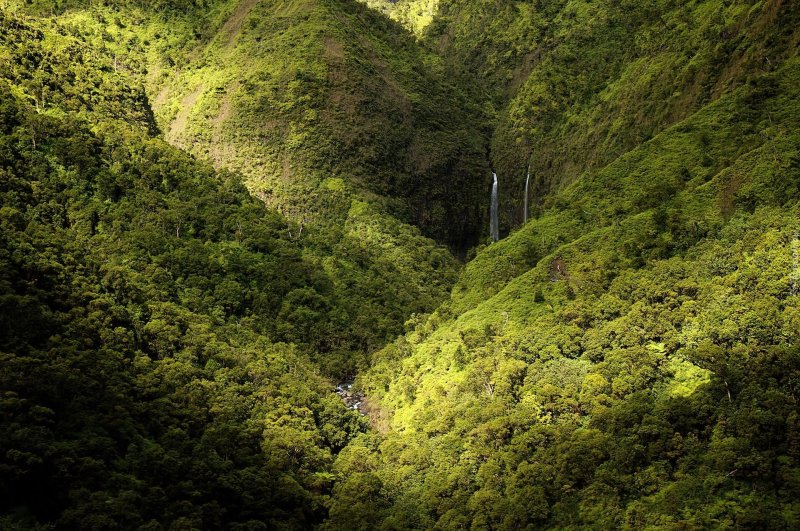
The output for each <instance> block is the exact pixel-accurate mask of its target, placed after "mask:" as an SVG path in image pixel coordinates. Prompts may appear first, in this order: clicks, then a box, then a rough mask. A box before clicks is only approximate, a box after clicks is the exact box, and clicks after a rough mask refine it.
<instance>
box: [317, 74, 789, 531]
mask: <svg viewBox="0 0 800 531" xmlns="http://www.w3.org/2000/svg"><path fill="white" fill-rule="evenodd" d="M799 78H800V61H798V60H797V59H796V58H795V59H792V60H789V61H787V62H786V63H785V64H784V65H783V66H781V67H780V68H779V69H778V70H777V71H776V72H774V73H771V74H767V75H764V76H763V77H760V78H758V79H756V80H754V81H752V82H751V83H748V84H746V85H742V86H741V87H739V88H737V89H735V90H732V91H730V92H729V93H728V94H727V95H725V96H723V97H721V98H719V99H718V100H717V101H715V102H713V103H710V104H708V105H706V106H704V107H703V108H702V109H701V110H699V111H698V112H696V113H694V114H693V115H692V116H690V117H688V118H686V119H684V120H681V121H680V122H679V123H677V124H675V125H674V126H672V127H670V128H668V129H666V130H665V131H663V132H662V133H660V134H659V135H657V136H655V137H654V138H653V139H652V140H650V141H648V142H646V143H644V144H642V145H641V146H639V147H637V148H636V149H634V150H632V151H630V152H629V153H627V154H626V155H624V156H623V157H621V158H619V159H618V160H616V161H615V162H613V163H612V164H610V165H608V166H606V167H604V168H603V169H601V170H597V171H589V172H587V173H585V174H584V175H582V176H581V178H579V179H578V180H577V181H575V182H574V183H573V184H571V185H570V186H568V187H566V188H565V189H564V190H563V191H562V192H560V193H558V194H557V195H555V196H553V197H552V198H551V199H550V200H548V202H547V203H546V205H547V206H546V208H545V210H544V211H543V212H542V214H541V216H539V217H538V218H537V219H535V220H533V221H531V222H529V223H528V224H527V225H525V226H524V227H523V228H521V229H519V230H518V231H517V232H515V233H514V234H512V235H511V236H509V237H508V238H506V239H505V240H502V241H501V242H499V243H498V244H495V245H492V246H490V247H487V248H485V249H482V250H480V251H479V253H478V255H477V257H476V258H475V260H474V261H472V262H471V263H470V264H469V265H468V266H467V269H466V271H465V272H464V273H463V274H462V277H461V279H460V280H459V282H458V283H457V285H456V288H455V289H454V291H453V296H452V299H451V301H450V302H449V303H447V304H445V305H443V306H442V307H440V308H439V309H438V310H437V311H436V312H435V313H434V314H433V315H432V317H431V318H430V319H429V320H428V321H427V322H422V323H420V324H419V325H418V326H417V328H416V330H415V331H414V332H413V333H411V334H409V335H407V336H406V337H405V338H401V339H400V340H398V341H397V342H395V344H394V345H392V346H389V347H387V348H386V349H384V350H383V351H381V352H380V353H378V354H377V355H376V356H375V358H374V363H373V366H372V368H371V369H370V371H368V372H367V373H366V374H364V375H363V376H362V377H361V379H360V383H361V385H362V386H363V387H364V388H365V389H366V390H367V391H368V393H369V394H370V395H371V397H372V399H373V400H374V402H375V404H376V408H375V411H376V419H377V420H379V421H380V422H382V427H383V430H384V431H385V435H384V436H383V437H382V438H378V439H363V440H362V441H361V443H360V444H358V443H356V444H354V445H351V447H349V448H348V449H347V451H346V453H345V454H343V455H342V456H340V457H339V460H338V465H337V466H338V467H339V470H340V471H341V472H342V473H343V474H344V476H345V478H346V479H345V481H344V482H343V483H341V484H340V485H339V486H338V487H337V489H339V490H338V492H339V500H338V505H335V506H334V507H335V508H334V510H333V511H332V515H333V518H332V520H331V523H332V527H334V528H336V527H342V523H343V522H344V521H345V519H347V518H351V519H352V518H353V517H354V515H353V511H354V510H353V509H352V504H349V503H348V502H349V499H348V495H347V493H348V492H352V490H353V489H355V488H356V485H361V486H362V487H364V488H367V487H368V486H369V485H379V486H380V488H378V489H377V490H375V491H374V495H375V496H378V497H379V499H381V500H382V502H383V504H384V505H383V512H381V513H380V516H375V518H376V519H379V520H381V521H393V522H405V523H407V522H414V524H413V526H419V527H432V526H434V525H436V526H439V527H444V528H446V527H451V526H456V525H460V526H470V525H472V526H476V525H478V526H491V527H499V528H509V529H511V528H521V527H525V526H526V525H533V526H536V527H564V526H586V525H597V526H600V527H604V528H610V527H614V526H623V525H627V526H630V527H641V526H647V525H655V526H677V525H696V526H700V527H705V526H715V525H724V526H727V525H733V526H735V525H747V526H762V527H764V526H767V527H770V526H771V527H785V526H788V527H792V526H794V525H796V524H797V522H798V507H797V505H796V499H797V483H796V478H797V477H798V474H800V470H799V469H798V461H797V458H798V457H799V456H798V454H797V450H796V445H795V442H794V441H796V440H798V436H800V432H798V424H797V408H798V404H797V399H796V397H795V395H794V391H793V389H794V387H795V386H796V382H797V381H798V377H800V372H799V371H800V352H798V350H797V344H798V340H800V337H799V335H798V330H800V326H798V325H800V313H798V307H800V305H799V304H798V303H799V302H800V301H799V300H798V293H799V292H800V265H798V258H797V257H798V253H800V239H799V238H800V236H798V234H800V206H799V205H798V201H799V200H800V136H798V134H797V131H798V125H800V123H799V121H798V120H799V119H798V117H799V116H800V90H799V89H798V86H800V85H798V83H797V79H799ZM378 406H379V407H378ZM356 456H359V457H358V458H356ZM365 456H369V457H365ZM354 459H355V461H354ZM357 463H362V464H357ZM363 463H368V464H367V465H363ZM368 478H374V479H369V480H368ZM792 478H795V479H792ZM370 481H373V483H370ZM415 503H418V504H420V505H419V508H418V509H416V508H414V507H415Z"/></svg>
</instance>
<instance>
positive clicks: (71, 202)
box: [0, 85, 364, 528]
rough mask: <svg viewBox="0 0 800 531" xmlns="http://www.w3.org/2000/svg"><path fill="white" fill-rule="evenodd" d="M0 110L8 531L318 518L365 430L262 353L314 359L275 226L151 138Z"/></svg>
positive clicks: (301, 286)
mask: <svg viewBox="0 0 800 531" xmlns="http://www.w3.org/2000/svg"><path fill="white" fill-rule="evenodd" d="M0 102H1V103H0V116H2V123H1V124H0V131H2V132H3V136H2V140H0V141H1V142H2V145H3V149H2V150H1V153H2V155H0V171H1V172H2V174H3V180H2V185H0V186H1V188H0V194H2V195H1V196H0V197H1V198H2V201H1V203H2V205H3V206H2V210H0V215H2V220H1V221H0V241H1V242H2V245H0V322H1V323H3V327H2V334H0V357H2V363H1V364H0V367H2V369H1V370H0V389H2V410H3V413H2V416H0V418H2V428H0V434H2V435H0V448H2V452H1V454H2V465H0V473H1V474H2V476H3V478H2V481H0V484H1V485H2V493H1V496H0V497H2V512H3V513H6V514H8V513H9V512H11V513H13V514H15V515H16V516H14V517H13V518H12V519H11V520H7V521H6V525H11V526H12V527H13V526H14V525H22V526H28V525H31V524H32V523H34V522H37V521H38V522H40V523H45V522H54V523H57V524H58V525H59V526H60V527H68V528H75V527H82V528H96V527H108V526H111V525H117V526H121V527H126V528H131V527H138V526H140V525H144V524H148V522H151V521H152V522H153V523H155V522H158V523H160V524H163V525H168V524H170V523H174V524H175V525H186V526H191V527H209V528H212V527H219V526H221V525H223V524H225V525H227V526H236V525H248V526H252V525H255V524H256V523H257V524H258V525H259V526H261V525H266V526H268V527H272V526H274V525H278V523H280V524H281V525H289V524H291V525H295V526H307V525H310V523H311V522H313V521H316V520H318V519H319V518H320V517H321V516H322V514H323V513H322V512H321V496H322V495H323V493H324V492H325V491H326V490H328V489H329V488H330V481H329V480H327V479H325V478H326V477H327V476H325V473H326V472H325V471H326V470H327V469H328V467H329V466H330V463H331V459H332V453H333V452H335V451H338V449H340V448H341V447H342V446H343V445H344V444H346V442H347V440H348V438H349V437H350V436H351V435H352V434H354V433H357V432H358V431H360V430H362V429H363V428H364V426H363V421H362V420H361V419H360V418H359V417H358V415H357V414H356V413H354V412H349V411H347V410H346V409H345V407H344V405H343V404H342V403H341V402H340V401H339V399H338V398H337V397H336V396H335V395H332V394H330V392H329V389H330V387H329V386H330V384H329V383H327V382H326V381H325V380H323V379H322V378H320V377H319V376H318V375H317V374H316V371H315V369H314V368H313V366H312V365H311V363H310V361H309V360H308V358H307V357H306V356H304V355H302V354H301V353H299V352H298V350H297V348H295V347H293V346H288V345H285V344H280V343H273V342H272V341H270V339H268V337H273V338H276V339H286V340H291V341H294V342H296V343H298V344H300V345H303V346H305V347H306V348H307V349H313V348H314V347H315V346H317V345H318V344H319V343H320V341H319V339H318V338H319V335H318V332H319V331H318V330H317V329H315V328H307V327H306V326H295V325H297V322H296V321H297V318H296V317H295V316H293V315H286V314H285V311H284V309H285V307H286V305H287V304H291V305H294V310H295V311H296V312H298V311H301V308H303V306H302V305H301V304H300V302H301V301H299V300H298V297H297V296H296V294H297V293H299V292H301V291H302V293H304V296H303V297H302V299H303V300H302V302H303V304H306V305H310V306H313V307H314V309H315V311H317V312H322V313H320V314H318V315H315V316H314V319H313V320H312V321H311V322H312V323H315V324H318V323H326V322H329V321H330V318H329V317H327V315H326V313H325V312H328V311H330V307H331V302H330V297H331V296H332V295H331V283H330V282H329V281H328V280H327V279H326V277H325V275H324V273H322V272H321V271H319V270H318V269H317V268H316V267H315V266H314V265H313V264H309V263H307V262H305V261H304V259H303V258H302V253H301V249H300V248H299V247H298V245H297V244H296V243H294V242H291V241H290V240H288V239H287V238H286V237H285V236H283V235H282V232H283V230H282V229H283V227H284V226H285V221H284V220H283V219H281V218H280V217H279V216H277V215H276V214H272V213H270V212H269V211H267V210H266V209H265V208H264V207H263V206H262V205H261V204H260V203H259V202H258V201H257V200H255V199H253V198H251V197H250V196H249V195H248V194H247V192H246V190H245V189H244V187H243V186H242V185H241V184H240V183H239V182H238V180H237V179H236V178H235V177H233V176H230V175H228V176H226V175H221V176H218V175H217V174H215V173H214V171H213V170H211V169H210V168H208V167H205V166H202V165H200V164H198V163H196V162H194V161H193V160H191V159H190V158H188V157H187V156H186V155H185V154H183V153H180V152H178V151H176V150H175V149H174V148H171V147H169V146H167V145H166V144H164V143H163V142H162V141H160V140H154V139H151V138H148V137H147V136H145V135H143V134H141V133H138V132H133V133H131V132H129V131H124V130H123V129H122V128H115V127H107V128H106V131H105V134H104V136H103V137H99V136H96V135H95V134H93V133H91V132H90V131H89V130H88V129H86V126H85V125H84V124H83V123H82V122H80V121H74V120H73V121H68V120H62V119H57V118H52V117H49V116H47V115H44V114H36V113H35V112H34V110H33V109H32V108H30V107H29V106H28V105H27V104H25V103H23V102H21V101H20V100H18V99H17V98H15V97H13V96H12V95H11V94H10V92H9V88H8V86H7V85H5V86H3V88H2V93H1V94H0ZM34 129H35V130H36V133H37V139H36V143H35V144H34V139H33V135H32V132H31V131H32V130H34ZM309 301H311V302H309Z"/></svg>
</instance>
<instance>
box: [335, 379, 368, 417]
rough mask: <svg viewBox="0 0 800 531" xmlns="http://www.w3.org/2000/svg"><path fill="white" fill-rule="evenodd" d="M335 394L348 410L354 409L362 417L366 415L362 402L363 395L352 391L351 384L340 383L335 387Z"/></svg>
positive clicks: (364, 404) (364, 405)
mask: <svg viewBox="0 0 800 531" xmlns="http://www.w3.org/2000/svg"><path fill="white" fill-rule="evenodd" d="M336 394H337V395H339V396H340V397H341V398H342V401H343V402H344V403H345V405H346V406H347V407H349V408H350V409H354V410H356V411H358V412H359V413H361V414H362V415H366V414H367V405H366V403H365V402H364V395H363V394H361V393H359V392H358V391H353V382H342V383H340V384H339V385H337V386H336Z"/></svg>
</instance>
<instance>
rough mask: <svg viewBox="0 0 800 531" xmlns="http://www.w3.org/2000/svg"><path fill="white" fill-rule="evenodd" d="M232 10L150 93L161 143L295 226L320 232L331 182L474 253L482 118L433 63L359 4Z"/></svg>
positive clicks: (482, 174)
mask: <svg viewBox="0 0 800 531" xmlns="http://www.w3.org/2000/svg"><path fill="white" fill-rule="evenodd" d="M229 6H230V8H231V9H230V11H229V12H224V13H223V15H221V16H220V17H218V19H217V20H218V21H217V23H218V24H221V25H220V26H219V30H218V31H217V33H216V34H215V35H214V37H213V38H211V39H206V40H201V41H200V42H199V43H198V44H197V45H196V46H195V47H194V48H193V49H191V50H190V51H188V52H186V53H185V55H184V57H183V58H182V60H183V61H184V62H177V63H176V65H175V66H174V67H173V68H164V69H163V70H161V71H160V73H159V75H158V76H157V77H156V78H155V79H154V80H153V82H152V86H153V87H155V88H154V89H153V92H154V93H155V94H156V96H155V98H154V101H155V106H156V114H157V116H158V117H159V122H160V123H161V124H162V126H163V129H164V133H165V135H166V137H167V139H169V140H170V141H171V142H173V143H175V144H176V145H179V146H182V147H184V148H186V149H188V150H189V151H191V152H192V153H194V154H196V155H198V156H200V157H206V158H210V159H212V160H214V161H215V162H216V163H217V164H219V165H225V166H229V167H233V168H235V169H237V170H239V171H241V172H242V173H243V174H244V175H245V176H246V177H247V180H248V183H249V185H250V187H251V189H252V190H254V192H255V193H256V194H257V195H260V196H261V197H263V198H264V199H265V200H266V201H267V202H268V203H269V204H273V205H275V206H277V207H281V208H283V209H284V210H285V211H286V213H287V215H289V216H290V217H292V218H293V219H297V220H299V221H303V220H306V222H307V223H309V224H313V223H314V222H315V221H317V220H318V219H319V218H320V216H322V218H323V220H324V221H323V222H327V221H328V220H326V219H324V218H326V217H327V216H328V213H327V212H325V210H326V205H325V200H326V196H327V195H328V192H327V190H328V188H327V186H326V185H327V183H329V179H331V178H333V179H342V180H343V182H344V183H345V185H346V187H347V189H348V190H352V191H353V192H355V193H356V194H358V195H361V196H364V197H366V199H367V201H368V202H370V203H375V204H377V205H379V208H380V209H382V210H384V211H387V210H388V211H389V212H390V213H391V214H392V215H394V216H395V217H397V218H398V219H400V220H402V221H405V222H410V223H413V224H416V225H417V226H419V227H420V228H421V229H422V231H423V233H425V234H426V235H429V236H432V237H434V238H436V239H438V240H439V241H441V242H445V243H448V244H450V245H452V246H454V247H456V248H459V249H462V250H463V249H466V248H467V247H468V246H469V245H470V244H472V243H474V242H475V241H476V240H477V237H478V234H479V231H480V228H481V221H482V208H481V206H482V205H484V204H486V200H485V199H484V197H483V195H484V192H485V188H486V182H485V178H486V169H487V161H486V160H485V144H484V142H485V141H484V137H483V136H482V135H483V131H482V129H481V126H480V123H479V119H480V113H479V112H477V110H476V109H475V106H474V105H473V104H471V103H470V102H469V101H468V100H467V99H466V98H465V96H464V95H463V93H462V92H461V91H460V89H458V88H457V87H456V86H454V85H453V84H452V82H451V81H450V80H449V79H448V78H447V77H446V76H445V75H444V74H443V73H442V69H441V67H440V65H439V62H440V61H439V60H438V59H437V58H436V57H434V56H433V55H431V54H430V53H428V52H425V51H424V50H422V49H421V48H420V47H419V46H417V44H416V43H415V42H414V40H413V38H412V37H411V36H409V35H408V34H407V33H406V32H404V31H403V30H402V29H401V28H400V27H399V26H397V25H396V24H394V23H392V22H391V21H388V20H386V19H385V18H383V17H381V16H379V15H377V14H375V13H373V12H371V11H370V10H368V9H366V8H365V7H363V6H361V5H360V4H358V3H356V2H351V1H325V2H323V1H316V0H315V1H310V0H307V1H292V2H275V1H269V0H263V1H260V2H254V1H242V2H232V3H229ZM176 61H177V60H176ZM321 212H324V214H321Z"/></svg>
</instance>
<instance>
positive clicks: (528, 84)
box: [427, 0, 800, 229]
mask: <svg viewBox="0 0 800 531" xmlns="http://www.w3.org/2000/svg"><path fill="white" fill-rule="evenodd" d="M440 12H441V16H440V17H439V18H437V20H436V22H435V23H434V24H433V25H432V26H431V27H430V28H429V29H428V32H427V38H428V40H429V41H430V42H431V44H432V45H434V46H436V47H438V48H439V49H440V50H441V51H442V53H443V55H444V57H445V58H446V62H447V65H448V70H449V71H450V73H451V77H454V78H456V77H466V78H467V79H469V80H470V82H472V80H482V81H483V82H484V83H483V85H484V87H485V89H486V92H487V94H490V95H491V97H492V100H493V102H494V106H495V109H496V114H497V118H496V128H495V131H494V134H493V138H492V142H491V150H492V155H491V157H492V161H493V164H494V166H495V167H496V168H497V170H498V174H499V175H500V181H501V193H502V192H503V191H505V200H504V205H505V209H504V219H503V220H502V224H503V225H504V226H505V227H506V228H507V229H510V228H513V227H516V226H518V225H519V224H520V223H521V221H522V196H523V190H524V182H525V175H526V168H527V166H528V165H529V164H530V167H531V178H532V181H533V184H534V186H533V189H532V199H533V200H534V201H536V202H541V201H542V200H543V199H544V198H545V196H546V194H547V192H548V191H550V190H552V189H558V188H560V187H563V186H564V185H566V184H569V183H571V182H573V181H574V180H576V179H577V178H578V177H579V176H580V175H581V174H582V173H583V172H585V171H587V170H592V169H597V168H601V167H603V166H605V165H606V164H609V163H610V162H611V161H613V160H615V159H617V158H618V157H620V156H621V155H623V154H625V153H626V152H628V151H630V150H631V149H633V148H635V147H636V146H638V145H640V144H641V143H643V142H646V141H647V140H649V139H651V138H653V137H655V136H656V135H658V134H659V133H660V132H662V131H664V130H665V129H666V128H668V127H669V126H670V125H672V124H675V123H677V122H679V121H681V120H684V119H686V118H687V117H689V116H691V115H692V114H693V113H695V112H697V110H699V109H700V108H702V107H703V106H705V105H708V104H709V103H711V102H713V101H715V100H717V99H718V98H719V97H720V96H721V95H723V94H725V93H727V92H729V91H731V90H733V89H735V88H736V87H738V86H741V85H743V84H746V83H747V82H748V81H749V80H752V79H754V78H756V77H758V76H759V75H761V74H764V73H767V72H770V71H773V70H774V69H776V68H778V66H779V65H780V64H782V62H783V61H784V60H785V59H786V58H787V57H790V56H792V55H793V54H795V53H796V50H797V45H798V42H800V30H798V28H800V19H798V11H797V9H796V6H795V5H794V3H793V2H785V1H783V0H768V1H754V0H738V1H733V2H727V1H722V0H712V1H692V2H675V1H654V2H639V1H630V2H628V1H601V2H596V1H584V0H570V1H555V2H494V1H485V2H484V1H478V2H475V1H472V0H470V1H461V0H444V1H442V2H441V4H440Z"/></svg>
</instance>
